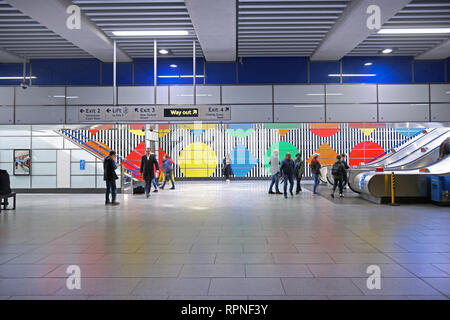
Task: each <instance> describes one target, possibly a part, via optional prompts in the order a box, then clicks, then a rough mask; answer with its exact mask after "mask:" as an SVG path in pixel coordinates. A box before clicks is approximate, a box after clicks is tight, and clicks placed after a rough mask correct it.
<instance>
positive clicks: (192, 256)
mask: <svg viewBox="0 0 450 320" xmlns="http://www.w3.org/2000/svg"><path fill="white" fill-rule="evenodd" d="M215 258H216V254H215V253H161V255H160V256H159V257H158V259H157V260H156V263H157V264H171V263H173V264H194V263H200V264H205V263H214V260H215Z"/></svg>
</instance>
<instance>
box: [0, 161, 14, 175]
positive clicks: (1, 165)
mask: <svg viewBox="0 0 450 320" xmlns="http://www.w3.org/2000/svg"><path fill="white" fill-rule="evenodd" d="M0 169H2V170H6V171H8V173H9V174H10V175H12V174H13V173H14V171H13V170H14V168H13V162H12V159H11V160H10V161H9V162H0Z"/></svg>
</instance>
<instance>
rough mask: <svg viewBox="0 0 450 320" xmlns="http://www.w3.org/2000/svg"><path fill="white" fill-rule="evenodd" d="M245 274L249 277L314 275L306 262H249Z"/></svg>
mask: <svg viewBox="0 0 450 320" xmlns="http://www.w3.org/2000/svg"><path fill="white" fill-rule="evenodd" d="M245 274H246V277H248V278H251V277H257V278H280V277H293V278H295V277H313V275H312V273H311V272H310V271H309V268H308V266H307V265H306V264H248V265H246V266H245Z"/></svg>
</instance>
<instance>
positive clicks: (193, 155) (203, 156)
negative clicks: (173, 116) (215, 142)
mask: <svg viewBox="0 0 450 320" xmlns="http://www.w3.org/2000/svg"><path fill="white" fill-rule="evenodd" d="M179 165H180V169H181V171H182V172H183V174H184V176H185V177H210V176H211V175H212V174H213V173H214V171H215V170H216V167H217V157H216V153H215V152H214V150H213V149H212V148H211V147H210V146H208V145H207V144H206V143H202V142H194V143H191V144H190V145H188V146H186V147H185V148H184V149H183V150H182V151H181V153H180V158H179Z"/></svg>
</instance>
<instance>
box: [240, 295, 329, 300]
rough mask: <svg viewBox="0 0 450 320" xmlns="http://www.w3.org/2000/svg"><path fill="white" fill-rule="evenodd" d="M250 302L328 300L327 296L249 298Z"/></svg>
mask: <svg viewBox="0 0 450 320" xmlns="http://www.w3.org/2000/svg"><path fill="white" fill-rule="evenodd" d="M248 300H328V297H327V296H258V295H257V296H248Z"/></svg>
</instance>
